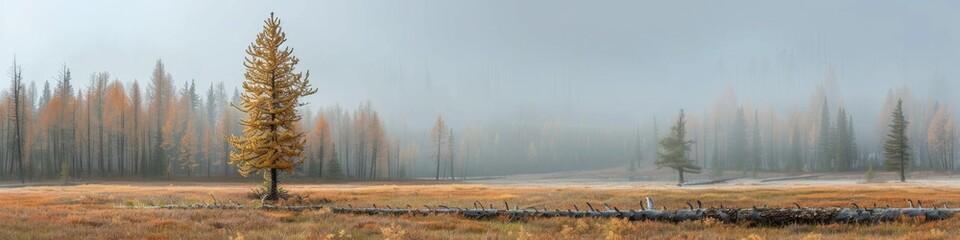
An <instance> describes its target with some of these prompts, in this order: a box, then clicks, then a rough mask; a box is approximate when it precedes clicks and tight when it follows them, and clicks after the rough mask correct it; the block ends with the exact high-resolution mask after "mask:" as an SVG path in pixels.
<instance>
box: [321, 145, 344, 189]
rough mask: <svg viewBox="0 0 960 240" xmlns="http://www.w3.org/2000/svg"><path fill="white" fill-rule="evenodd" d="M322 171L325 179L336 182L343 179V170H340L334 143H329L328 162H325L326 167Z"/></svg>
mask: <svg viewBox="0 0 960 240" xmlns="http://www.w3.org/2000/svg"><path fill="white" fill-rule="evenodd" d="M324 170H325V171H326V173H325V174H324V175H325V176H326V178H327V179H334V180H336V179H340V178H341V177H343V169H341V168H340V154H337V144H336V142H330V160H328V161H327V166H326V167H325V168H324Z"/></svg>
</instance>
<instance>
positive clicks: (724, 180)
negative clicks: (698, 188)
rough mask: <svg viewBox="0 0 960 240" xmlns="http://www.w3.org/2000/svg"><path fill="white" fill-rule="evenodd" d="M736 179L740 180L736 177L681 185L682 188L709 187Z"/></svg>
mask: <svg viewBox="0 0 960 240" xmlns="http://www.w3.org/2000/svg"><path fill="white" fill-rule="evenodd" d="M737 179H740V178H738V177H728V178H717V179H709V180H703V181H694V182H685V183H683V186H693V185H709V184H717V183H725V182H728V181H731V180H737Z"/></svg>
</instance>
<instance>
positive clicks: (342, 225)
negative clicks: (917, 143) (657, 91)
mask: <svg viewBox="0 0 960 240" xmlns="http://www.w3.org/2000/svg"><path fill="white" fill-rule="evenodd" d="M253 185H254V184H244V183H219V184H218V183H184V182H173V183H123V182H114V183H104V184H87V185H76V186H52V187H21V188H6V189H0V239H861V238H866V239H911V240H920V239H957V238H958V236H960V218H956V219H952V220H947V221H939V222H916V221H902V222H894V223H884V224H862V225H857V224H848V225H838V224H834V225H791V226H785V227H748V226H739V225H734V224H721V223H716V222H710V221H702V222H684V223H678V224H674V223H661V222H628V221H624V220H611V219H562V218H556V219H532V220H527V221H524V222H510V221H506V220H471V219H465V218H461V217H457V216H399V217H397V216H366V215H341V214H332V213H330V211H329V210H319V211H304V212H285V211H265V210H220V209H196V210H164V209H124V208H121V207H122V206H126V207H131V206H133V207H135V206H144V205H156V204H193V203H198V202H206V203H211V202H213V197H216V198H217V201H220V202H237V203H242V204H250V205H254V204H257V202H258V201H253V200H250V199H248V198H247V197H246V196H245V195H246V194H247V193H248V192H249V191H250V189H251V188H252V187H253ZM607 186H611V185H589V184H588V185H563V184H556V185H550V184H545V185H522V184H518V185H504V184H494V183H482V182H480V183H441V184H435V183H428V182H407V183H399V184H398V183H373V182H371V183H360V184H287V185H285V188H287V189H288V190H290V191H291V192H292V193H294V194H299V195H302V196H304V197H306V200H305V201H308V202H309V201H317V200H320V199H323V198H328V199H330V200H331V202H330V203H326V204H327V205H330V206H333V205H340V206H346V205H347V204H352V205H354V206H370V205H372V204H378V205H379V206H383V205H391V206H394V207H396V206H406V205H407V204H410V205H414V206H423V205H425V204H426V205H431V206H435V205H441V204H443V205H448V206H462V207H470V206H473V205H472V203H473V202H474V201H481V202H485V203H494V205H495V206H503V205H502V204H503V201H508V202H510V204H511V205H513V204H519V205H520V206H522V207H526V206H537V207H541V206H546V207H548V208H561V209H563V208H567V207H569V206H571V205H573V204H578V205H580V206H584V203H585V202H592V203H609V204H610V205H612V206H618V207H620V208H621V209H623V208H638V207H639V204H640V203H641V201H642V199H643V197H646V196H650V197H653V198H655V199H656V202H657V204H658V205H659V206H666V207H668V208H680V207H685V206H686V202H688V201H696V200H698V199H699V200H702V201H703V202H704V203H705V204H706V205H719V204H723V205H724V206H742V207H747V206H752V205H757V206H762V205H764V204H769V205H771V206H792V203H793V202H798V203H801V204H803V205H805V206H825V207H826V206H849V205H850V203H851V202H857V203H860V205H872V204H873V203H874V202H876V203H877V204H879V205H886V204H890V205H894V206H903V205H905V203H904V199H907V198H911V199H921V200H924V201H925V202H931V203H933V202H936V203H941V202H944V203H946V204H948V205H951V206H960V186H955V185H954V184H952V183H951V182H950V181H947V182H939V183H933V184H931V183H906V184H899V183H881V184H859V183H837V184H819V183H816V182H813V183H810V184H805V185H804V184H792V185H789V186H787V185H749V184H747V185H743V184H741V185H727V186H722V187H716V186H715V187H711V188H707V187H699V188H697V187H684V188H677V187H672V186H671V185H670V184H669V183H666V182H664V183H650V184H635V185H626V186H622V187H607ZM211 195H212V196H211ZM286 204H296V203H289V202H288V203H286ZM938 205H939V204H938Z"/></svg>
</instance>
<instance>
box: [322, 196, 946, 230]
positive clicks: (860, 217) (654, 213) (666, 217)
mask: <svg viewBox="0 0 960 240" xmlns="http://www.w3.org/2000/svg"><path fill="white" fill-rule="evenodd" d="M474 205H475V206H476V205H477V204H476V203H475V204H474ZM652 205H653V204H652V201H649V202H648V208H647V209H644V208H642V207H641V209H628V210H620V209H618V208H616V207H614V208H613V209H606V210H596V209H593V207H592V205H589V204H588V206H590V209H589V210H579V208H578V207H576V206H575V207H574V208H575V209H577V210H570V209H567V210H559V209H554V210H548V209H546V208H543V209H537V208H532V207H531V208H526V209H518V208H516V207H515V208H514V209H510V208H509V206H506V208H505V209H494V208H492V206H491V208H483V207H482V206H483V205H482V204H480V208H473V209H465V208H450V207H443V206H441V207H437V208H430V207H428V206H424V207H425V208H423V209H414V208H410V207H408V208H375V207H373V208H354V207H333V208H331V209H332V212H333V213H340V214H367V215H433V214H450V215H461V216H464V217H467V218H472V219H491V218H506V219H510V220H519V219H525V218H552V217H571V218H587V217H589V218H622V219H629V220H631V221H663V222H682V221H695V220H705V219H715V220H717V221H720V222H723V223H738V224H746V225H751V226H753V225H766V226H782V225H789V224H826V223H878V222H890V221H897V220H901V219H917V220H920V221H935V220H943V219H947V218H950V217H952V216H954V215H956V214H957V213H960V208H939V209H938V208H920V207H917V208H914V207H910V208H890V207H885V208H877V207H874V208H860V207H858V206H856V205H854V207H853V208H803V207H798V208H767V207H762V208H757V207H752V208H723V207H719V208H717V207H710V208H703V207H702V204H701V203H700V202H697V206H696V207H694V206H693V205H692V204H689V203H688V206H689V208H686V209H676V210H667V209H661V210H657V209H653V208H652V207H653V206H652ZM605 206H606V205H605ZM798 206H799V205H798ZM607 208H609V207H607Z"/></svg>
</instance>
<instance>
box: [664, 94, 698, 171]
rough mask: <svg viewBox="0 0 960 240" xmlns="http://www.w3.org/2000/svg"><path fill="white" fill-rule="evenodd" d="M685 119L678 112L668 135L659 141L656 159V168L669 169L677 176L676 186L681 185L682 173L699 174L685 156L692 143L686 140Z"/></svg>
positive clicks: (696, 167)
mask: <svg viewBox="0 0 960 240" xmlns="http://www.w3.org/2000/svg"><path fill="white" fill-rule="evenodd" d="M686 124H687V119H686V117H685V116H684V114H683V109H681V110H680V116H679V117H677V122H676V124H674V125H673V126H672V127H670V133H668V134H667V135H666V136H663V138H661V139H660V151H659V154H658V155H659V156H658V157H657V161H656V164H657V167H669V168H673V169H675V170H677V173H678V174H679V180H678V185H683V173H685V172H687V173H700V167H699V166H696V165H694V164H693V160H691V159H690V158H689V156H687V151H690V145H693V141H690V140H687V128H686Z"/></svg>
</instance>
